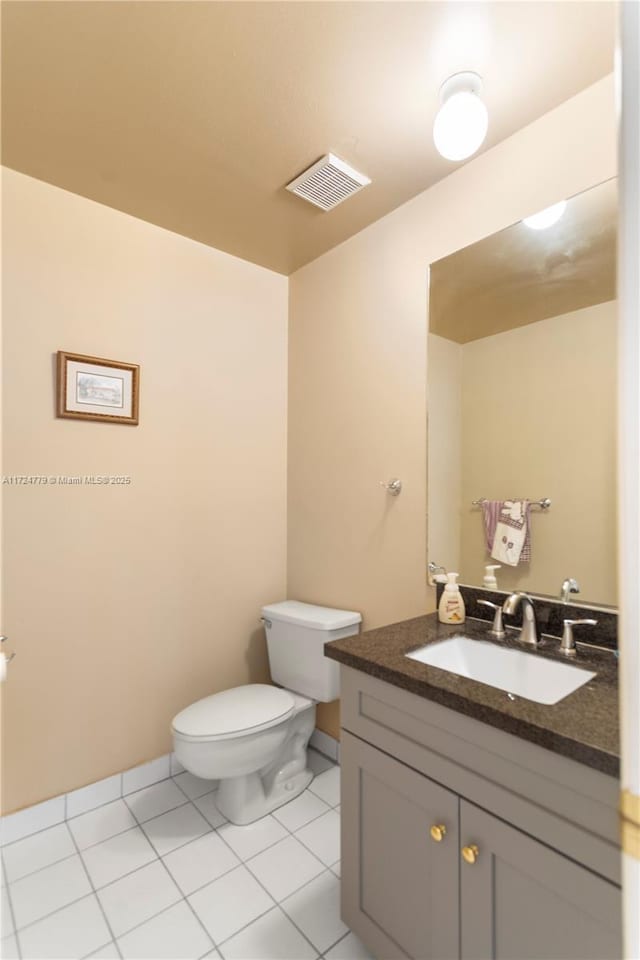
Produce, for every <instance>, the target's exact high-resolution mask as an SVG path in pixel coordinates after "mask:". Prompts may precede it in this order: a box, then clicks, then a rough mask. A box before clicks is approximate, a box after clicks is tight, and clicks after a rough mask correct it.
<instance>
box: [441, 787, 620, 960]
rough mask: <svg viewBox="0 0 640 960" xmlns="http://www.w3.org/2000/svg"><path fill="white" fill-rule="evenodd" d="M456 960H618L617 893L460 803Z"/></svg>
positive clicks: (540, 845)
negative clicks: (462, 852)
mask: <svg viewBox="0 0 640 960" xmlns="http://www.w3.org/2000/svg"><path fill="white" fill-rule="evenodd" d="M460 835H461V839H462V845H463V846H467V847H469V846H472V845H475V846H477V848H478V855H477V859H476V862H475V863H473V864H469V863H467V862H465V861H464V859H463V858H462V856H460V892H461V917H462V919H461V934H462V937H461V940H462V943H461V956H462V960H488V958H491V960H494V958H495V960H619V958H620V957H621V956H622V944H621V924H622V922H621V898H620V889H619V888H618V887H617V886H615V885H614V884H612V883H610V882H609V881H608V880H604V879H603V878H602V877H599V876H597V875H596V874H594V873H591V871H589V870H587V869H585V868H584V867H581V866H580V865H579V864H577V863H574V861H573V860H569V859H568V858H567V857H564V856H562V855H561V854H559V853H557V852H556V851H555V850H552V849H551V848H550V847H547V846H545V844H543V843H540V842H539V841H537V840H534V839H533V838H532V837H530V836H528V835H527V834H525V833H522V832H521V831H519V830H516V829H515V827H511V826H510V825H509V824H507V823H505V822H504V821H503V820H499V819H498V818H497V817H493V816H491V815H490V814H488V813H486V812H485V811H484V810H481V809H480V808H479V807H476V806H475V805H473V804H471V803H468V802H467V801H465V800H461V802H460Z"/></svg>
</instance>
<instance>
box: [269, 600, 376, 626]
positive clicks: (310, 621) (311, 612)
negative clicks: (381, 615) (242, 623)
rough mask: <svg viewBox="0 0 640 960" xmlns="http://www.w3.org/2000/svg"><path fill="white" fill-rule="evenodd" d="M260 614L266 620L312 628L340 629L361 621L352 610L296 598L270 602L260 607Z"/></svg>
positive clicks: (359, 616)
mask: <svg viewBox="0 0 640 960" xmlns="http://www.w3.org/2000/svg"><path fill="white" fill-rule="evenodd" d="M262 616H263V617H265V618H266V619H267V620H278V621H280V622H282V623H294V624H296V625H297V626H299V627H311V628H312V629H314V630H341V629H342V628H343V627H351V626H353V625H354V624H356V623H360V622H361V621H362V616H361V615H360V614H359V613H356V611H354V610H335V609H333V608H332V607H317V606H316V605H315V604H313V603H300V602H299V601H298V600H283V601H282V603H272V604H270V605H269V606H268V607H263V608H262Z"/></svg>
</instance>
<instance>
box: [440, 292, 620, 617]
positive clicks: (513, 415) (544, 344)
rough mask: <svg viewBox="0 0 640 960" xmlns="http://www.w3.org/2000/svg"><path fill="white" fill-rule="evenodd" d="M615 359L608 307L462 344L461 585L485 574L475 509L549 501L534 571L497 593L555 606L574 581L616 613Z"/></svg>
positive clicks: (503, 573)
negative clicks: (508, 501) (538, 598)
mask: <svg viewBox="0 0 640 960" xmlns="http://www.w3.org/2000/svg"><path fill="white" fill-rule="evenodd" d="M617 350H618V341H617V303H616V301H610V302H609V303H600V304H598V305H596V306H593V307H587V308H585V309H583V310H576V311H574V312H572V313H567V314H563V315H562V316H560V317H553V318H551V319H549V320H542V321H540V322H539V323H532V324H530V325H529V326H526V327H520V328H519V329H517V330H510V331H508V332H506V333H500V334H497V335H496V336H493V337H486V338H484V339H483V340H474V341H472V342H471V343H466V344H464V346H463V347H462V501H461V508H460V514H461V517H462V539H461V553H462V562H461V570H460V577H461V582H463V583H482V576H483V573H484V564H485V563H491V562H492V561H490V560H488V559H487V553H486V549H485V543H484V535H483V524H482V515H481V512H480V511H479V510H478V509H473V508H472V507H471V501H472V500H475V499H477V498H478V497H480V496H487V497H491V498H492V499H496V500H499V499H505V498H508V497H510V496H529V497H550V498H551V500H552V505H551V508H550V510H548V511H545V512H542V511H539V510H533V511H532V514H531V563H530V564H524V565H521V566H518V567H507V566H503V567H502V569H501V570H499V571H498V574H497V576H498V583H499V585H500V587H501V588H502V589H504V590H511V589H526V590H532V591H535V592H537V593H547V594H553V595H557V594H558V593H559V591H560V586H561V584H562V581H563V580H564V578H565V577H576V578H577V580H578V581H579V583H580V587H581V595H580V597H579V599H581V600H591V601H593V602H594V603H611V604H615V603H617V589H616V564H617V545H616V430H615V422H616V396H617V376H616V374H617ZM429 500H430V504H431V509H432V510H433V509H434V506H435V505H434V504H433V502H432V501H431V494H430V497H429Z"/></svg>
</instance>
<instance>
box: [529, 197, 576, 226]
mask: <svg viewBox="0 0 640 960" xmlns="http://www.w3.org/2000/svg"><path fill="white" fill-rule="evenodd" d="M566 209H567V201H566V200H561V201H560V203H554V204H553V206H551V207H545V209H544V210H541V211H540V212H539V213H534V214H532V215H531V216H530V217H525V218H524V220H523V221H522V222H523V223H524V224H526V226H527V227H531V229H532V230H546V229H547V227H551V226H552V225H553V224H554V223H557V222H558V220H559V219H560V217H561V216H562V214H563V213H564V212H565V210H566Z"/></svg>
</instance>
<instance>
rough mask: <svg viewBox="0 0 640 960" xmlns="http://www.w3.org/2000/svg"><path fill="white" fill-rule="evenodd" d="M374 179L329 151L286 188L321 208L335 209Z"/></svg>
mask: <svg viewBox="0 0 640 960" xmlns="http://www.w3.org/2000/svg"><path fill="white" fill-rule="evenodd" d="M370 183H371V180H370V179H369V177H365V175H364V174H363V173H359V172H358V170H354V169H353V167H350V166H349V164H348V163H345V162H344V160H341V159H340V157H335V156H334V155H333V154H332V153H328V154H327V155H326V157H322V159H321V160H318V162H317V163H314V164H313V166H311V167H309V169H308V170H305V171H304V173H301V174H300V176H299V177H296V179H295V180H292V181H291V183H288V184H287V190H290V191H291V193H295V194H297V195H298V196H299V197H302V199H303V200H308V201H309V203H313V204H314V206H316V207H320V209H321V210H332V209H333V207H337V206H338V204H339V203H342V201H343V200H346V199H347V197H350V196H352V195H353V194H354V193H357V192H358V190H362V188H363V187H366V186H368V185H369V184H370Z"/></svg>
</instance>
